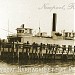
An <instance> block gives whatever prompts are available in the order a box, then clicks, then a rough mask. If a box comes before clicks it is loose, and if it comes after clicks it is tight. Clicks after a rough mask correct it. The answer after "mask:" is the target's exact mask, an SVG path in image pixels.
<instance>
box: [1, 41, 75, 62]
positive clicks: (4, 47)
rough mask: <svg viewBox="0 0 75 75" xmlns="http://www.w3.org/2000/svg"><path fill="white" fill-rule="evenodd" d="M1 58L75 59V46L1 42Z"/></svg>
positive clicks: (16, 59) (4, 59) (12, 60)
mask: <svg viewBox="0 0 75 75" xmlns="http://www.w3.org/2000/svg"><path fill="white" fill-rule="evenodd" d="M0 60H2V61H11V62H20V61H22V60H23V61H26V60H75V46H72V45H68V46H66V45H62V46H60V45H57V44H47V45H45V44H43V43H40V44H37V43H35V42H34V43H33V44H32V45H30V44H29V43H24V44H18V43H16V44H15V43H14V42H13V43H1V44H0Z"/></svg>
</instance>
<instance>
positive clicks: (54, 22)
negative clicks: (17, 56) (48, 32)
mask: <svg viewBox="0 0 75 75" xmlns="http://www.w3.org/2000/svg"><path fill="white" fill-rule="evenodd" d="M52 31H56V13H53V25H52Z"/></svg>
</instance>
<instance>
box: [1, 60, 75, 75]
mask: <svg viewBox="0 0 75 75" xmlns="http://www.w3.org/2000/svg"><path fill="white" fill-rule="evenodd" d="M10 72H11V75H35V74H36V75H73V74H75V73H74V72H75V62H74V61H59V60H55V61H47V60H45V61H41V60H40V61H26V62H25V61H23V62H20V63H10V64H9V63H4V62H2V61H1V62H0V75H1V74H2V75H10Z"/></svg>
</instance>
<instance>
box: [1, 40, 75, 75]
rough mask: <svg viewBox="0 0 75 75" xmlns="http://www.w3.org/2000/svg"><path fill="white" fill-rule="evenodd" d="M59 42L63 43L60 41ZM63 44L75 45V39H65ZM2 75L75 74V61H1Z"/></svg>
mask: <svg viewBox="0 0 75 75" xmlns="http://www.w3.org/2000/svg"><path fill="white" fill-rule="evenodd" d="M55 42H56V41H55ZM56 43H57V42H56ZM58 43H60V45H61V42H60V41H58ZM63 44H66V45H68V44H70V45H74V41H72V42H71V41H68V42H67V41H65V43H64V41H63ZM0 75H75V61H72V60H69V61H59V60H55V61H48V60H45V61H37V60H36V61H23V62H21V63H14V62H12V63H10V62H8V63H7V62H3V61H0Z"/></svg>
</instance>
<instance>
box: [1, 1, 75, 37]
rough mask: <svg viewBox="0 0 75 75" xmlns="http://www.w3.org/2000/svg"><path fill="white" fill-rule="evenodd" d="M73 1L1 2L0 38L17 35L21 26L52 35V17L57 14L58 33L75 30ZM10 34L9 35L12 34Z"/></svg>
mask: <svg viewBox="0 0 75 75" xmlns="http://www.w3.org/2000/svg"><path fill="white" fill-rule="evenodd" d="M73 5H74V2H73V0H0V38H6V36H7V35H8V25H9V31H10V32H12V33H16V28H17V27H20V26H21V24H25V27H29V28H32V29H33V32H35V31H36V32H38V27H39V26H40V28H41V31H42V32H47V33H48V35H50V34H51V29H52V15H53V13H57V31H59V32H61V30H66V31H72V30H74V9H73ZM12 33H9V34H12Z"/></svg>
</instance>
